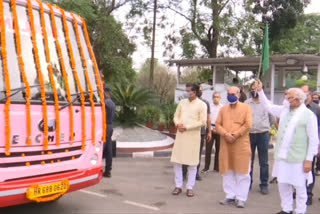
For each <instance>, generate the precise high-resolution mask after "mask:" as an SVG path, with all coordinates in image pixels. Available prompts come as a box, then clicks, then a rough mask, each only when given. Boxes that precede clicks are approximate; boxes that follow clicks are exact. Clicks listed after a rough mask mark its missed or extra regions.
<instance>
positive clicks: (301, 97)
mask: <svg viewBox="0 0 320 214" xmlns="http://www.w3.org/2000/svg"><path fill="white" fill-rule="evenodd" d="M291 91H292V92H294V98H295V99H298V100H299V102H300V103H304V101H305V100H306V99H307V96H306V94H305V93H304V92H303V91H302V89H301V88H289V89H288V92H291Z"/></svg>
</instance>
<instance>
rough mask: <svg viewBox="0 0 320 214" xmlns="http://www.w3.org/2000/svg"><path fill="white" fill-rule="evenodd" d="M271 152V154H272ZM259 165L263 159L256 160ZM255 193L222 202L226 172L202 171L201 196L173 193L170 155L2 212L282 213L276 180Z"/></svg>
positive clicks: (117, 167)
mask: <svg viewBox="0 0 320 214" xmlns="http://www.w3.org/2000/svg"><path fill="white" fill-rule="evenodd" d="M270 156H271V154H270ZM256 166H258V163H256ZM257 168H258V167H256V170H255V176H254V177H255V181H256V182H254V185H253V188H252V190H251V192H250V194H249V199H248V202H247V204H246V208H244V209H239V208H235V207H234V206H221V205H219V204H218V201H219V200H221V199H223V198H224V193H223V191H222V184H221V181H222V179H221V176H220V175H219V174H217V173H214V172H212V171H211V172H209V173H207V174H204V175H202V178H203V180H202V181H200V182H197V184H196V187H195V193H196V195H195V197H194V198H188V197H186V196H185V191H184V192H183V193H184V194H181V195H179V196H172V195H171V194H170V192H171V191H172V189H173V187H174V182H173V168H172V164H170V162H169V158H145V159H144V158H133V159H132V158H117V159H115V160H114V170H113V176H112V178H104V179H103V180H102V182H101V183H100V184H99V185H96V186H94V187H90V188H88V189H85V190H81V191H78V192H75V193H71V194H68V195H66V196H64V197H63V198H61V199H60V200H59V201H57V202H53V203H50V204H28V205H23V206H17V207H11V208H6V209H2V210H1V209H0V213H1V214H7V213H8V214H9V213H10V214H15V213H17V214H20V213H21V214H29V213H30V214H103V213H137V214H138V213H139V214H140V213H142V214H144V213H159V214H162V213H167V214H171V213H175V214H180V213H181V214H182V213H183V214H184V213H190V214H191V213H194V214H198V213H199V214H200V213H204V214H209V213H210V214H211V213H228V214H229V213H252V214H253V213H254V214H259V213H261V214H264V213H268V214H269V213H276V212H278V211H279V210H280V202H279V195H278V191H277V186H276V184H271V185H270V194H269V195H261V194H260V193H259V192H258V190H259V182H258V173H257ZM317 178H318V182H317V183H316V184H317V185H316V187H315V190H314V194H315V196H314V199H315V200H314V204H313V205H312V206H311V207H310V208H309V210H308V211H309V212H308V213H314V214H316V213H317V214H319V213H320V201H318V198H319V197H320V177H317Z"/></svg>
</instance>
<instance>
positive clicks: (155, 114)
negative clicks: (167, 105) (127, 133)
mask: <svg viewBox="0 0 320 214" xmlns="http://www.w3.org/2000/svg"><path fill="white" fill-rule="evenodd" d="M140 118H141V119H142V121H143V122H144V123H145V124H146V126H147V127H148V128H150V129H152V128H153V125H154V122H157V121H159V119H160V110H159V108H157V107H155V106H145V107H143V108H142V110H141V113H140Z"/></svg>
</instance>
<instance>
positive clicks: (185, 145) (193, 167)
mask: <svg viewBox="0 0 320 214" xmlns="http://www.w3.org/2000/svg"><path fill="white" fill-rule="evenodd" d="M206 121H207V106H206V104H205V103H204V102H203V101H201V100H200V99H198V98H196V99H195V100H192V101H191V102H190V100H189V99H183V100H181V101H180V102H179V104H178V106H177V109H176V112H175V114H174V123H175V125H178V124H183V125H184V126H185V127H186V131H184V132H179V131H177V134H176V139H175V142H174V145H173V149H172V155H171V162H173V163H175V166H174V171H175V183H176V187H178V188H181V187H182V184H183V178H182V168H181V165H182V164H185V165H189V167H188V174H189V175H188V184H187V189H192V188H193V186H194V183H195V177H196V172H197V165H198V164H199V152H200V129H201V126H204V125H205V124H206Z"/></svg>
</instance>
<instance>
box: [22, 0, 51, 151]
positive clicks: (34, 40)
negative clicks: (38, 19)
mask: <svg viewBox="0 0 320 214" xmlns="http://www.w3.org/2000/svg"><path fill="white" fill-rule="evenodd" d="M27 2H28V3H27V4H28V15H29V20H30V27H31V38H32V44H33V50H34V58H35V62H36V68H37V71H38V77H39V81H40V88H41V101H42V114H43V127H44V132H43V133H44V136H43V147H44V149H45V150H47V149H48V112H47V101H46V92H45V84H44V79H43V76H42V71H41V66H40V59H39V50H38V46H37V35H36V29H35V24H34V17H33V8H32V3H31V0H28V1H27Z"/></svg>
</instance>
